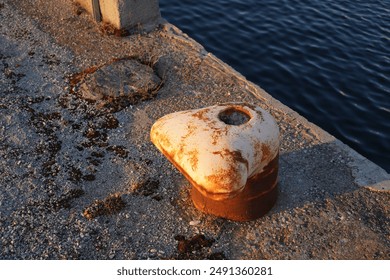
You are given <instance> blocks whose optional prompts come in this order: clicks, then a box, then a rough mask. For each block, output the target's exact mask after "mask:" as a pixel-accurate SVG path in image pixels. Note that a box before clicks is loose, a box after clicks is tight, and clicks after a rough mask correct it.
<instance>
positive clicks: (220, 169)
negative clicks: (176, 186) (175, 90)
mask: <svg viewBox="0 0 390 280" xmlns="http://www.w3.org/2000/svg"><path fill="white" fill-rule="evenodd" d="M150 135H151V141H152V142H153V143H154V144H155V146H156V147H157V148H158V149H159V150H160V151H161V152H162V153H163V154H164V155H165V156H166V157H167V158H168V159H169V160H170V161H171V162H172V163H173V164H174V165H175V166H176V167H177V168H178V169H179V170H180V171H181V172H182V173H183V174H184V176H185V177H186V178H187V179H188V180H189V181H190V182H191V184H192V185H193V188H192V190H191V197H192V201H193V203H194V205H195V207H196V208H198V209H199V210H201V211H203V212H205V213H208V214H213V215H216V216H219V217H224V218H227V219H231V220H236V221H247V220H253V219H257V218H259V217H261V216H263V215H264V214H266V213H267V212H268V211H269V210H270V209H271V208H272V206H273V205H274V204H275V202H276V198H277V183H278V159H279V128H278V126H277V124H276V121H275V120H274V118H273V117H272V116H271V115H270V114H269V113H268V112H266V111H265V110H263V109H261V108H260V107H257V106H253V105H250V104H245V103H229V104H222V105H216V106H212V107H207V108H202V109H195V110H188V111H182V112H175V113H172V114H169V115H166V116H164V117H162V118H161V119H159V120H157V122H156V123H155V124H154V125H153V127H152V129H151V133H150Z"/></svg>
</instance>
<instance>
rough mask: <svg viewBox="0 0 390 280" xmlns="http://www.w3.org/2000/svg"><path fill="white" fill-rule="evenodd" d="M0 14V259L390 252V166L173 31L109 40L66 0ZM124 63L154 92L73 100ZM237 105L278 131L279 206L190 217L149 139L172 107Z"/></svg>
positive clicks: (34, 1)
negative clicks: (147, 78) (241, 216)
mask: <svg viewBox="0 0 390 280" xmlns="http://www.w3.org/2000/svg"><path fill="white" fill-rule="evenodd" d="M0 22H1V25H0V80H1V83H0V139H1V140H0V186H1V190H0V228H1V231H0V248H1V250H0V254H1V255H0V256H1V259H147V258H151V259H207V258H208V259H221V258H222V259H223V258H226V259H390V206H389V205H390V203H389V202H390V192H389V188H390V186H389V174H387V173H386V172H385V171H383V170H382V169H381V168H379V167H378V166H376V165H375V164H373V163H371V162H370V161H368V160H367V159H365V158H363V157H361V156H360V155H358V154H357V153H355V152H354V151H353V150H351V149H350V148H348V147H347V146H345V145H344V144H342V143H341V142H340V141H338V140H337V139H335V138H333V137H332V136H330V135H329V134H327V133H326V132H324V131H323V130H321V129H320V128H318V127H317V126H315V125H313V124H311V123H309V122H308V121H307V120H305V119H304V118H302V117H301V116H299V115H298V114H297V113H295V112H293V111H292V110H290V109H289V108H287V107H286V106H284V105H282V104H281V103H279V102H278V101H277V100H275V99H273V98H272V97H271V96H270V95H268V94H267V93H265V92H264V91H263V90H261V89H260V88H259V87H257V86H256V85H253V84H252V83H250V82H248V81H247V80H245V78H244V77H242V76H241V75H240V74H238V73H237V72H235V71H234V70H232V69H231V68H230V67H229V66H227V65H226V64H224V63H222V62H221V61H219V60H218V59H216V58H215V57H214V56H213V55H212V54H210V53H208V52H207V51H206V50H205V49H204V48H203V47H202V46H200V45H199V44H197V43H196V42H194V41H193V40H191V39H190V38H188V37H187V36H186V35H185V34H183V33H181V32H180V30H178V29H177V28H176V27H174V26H172V25H169V24H165V25H161V26H159V27H158V28H156V29H155V30H153V31H152V32H150V33H148V34H143V33H139V34H132V35H131V36H129V37H125V38H117V37H114V36H111V35H107V34H105V33H103V32H102V30H103V31H104V30H105V29H104V28H101V27H102V26H103V25H98V24H96V23H94V22H93V21H92V20H91V17H90V16H89V15H88V14H87V13H85V12H83V11H82V10H80V9H79V8H75V7H74V5H73V4H72V3H71V1H66V0H58V1H49V0H25V1H11V0H0ZM130 57H133V58H134V57H136V58H137V61H140V62H142V63H143V64H145V65H148V66H150V67H152V69H153V70H154V72H155V74H156V75H157V76H158V77H159V78H160V79H161V80H162V81H163V84H162V85H161V87H160V88H159V90H158V92H157V94H156V95H153V96H152V97H150V98H146V99H142V98H141V99H139V100H136V101H135V102H122V103H120V104H119V105H118V104H115V102H112V103H110V102H106V103H103V104H102V103H100V102H98V101H96V102H93V101H88V100H85V99H83V98H81V97H80V96H79V94H78V93H77V90H78V86H79V84H78V83H77V80H76V82H75V80H74V78H75V77H80V75H81V76H82V75H83V74H82V73H84V74H88V73H90V72H91V69H96V67H98V66H101V65H108V64H109V63H110V62H112V61H115V60H117V59H125V58H130ZM92 72H93V71H92ZM72 82H73V83H72ZM233 101H243V102H248V103H253V104H256V105H259V106H261V107H262V108H264V109H266V110H268V111H269V112H270V113H271V114H272V115H273V116H274V117H275V119H276V120H277V122H278V124H279V126H280V130H281V153H280V166H279V167H280V173H279V174H280V184H279V198H278V201H277V204H276V206H275V207H274V208H273V209H272V210H271V212H269V214H267V215H266V216H265V217H263V218H261V219H258V220H255V221H251V222H244V223H239V222H232V221H228V220H225V219H221V218H216V217H213V216H210V215H205V214H202V213H201V212H199V211H197V210H196V209H195V207H194V206H193V205H192V203H191V200H190V197H189V191H190V188H191V186H190V184H189V183H188V181H187V180H186V179H185V178H184V177H183V176H182V175H181V174H180V173H179V172H178V171H177V170H176V169H175V168H174V167H173V166H172V165H171V164H170V163H169V162H168V160H167V159H166V158H165V157H164V156H163V155H162V154H161V153H160V152H159V151H158V150H157V149H156V148H155V147H154V146H153V144H152V143H151V142H150V139H149V131H150V128H151V126H152V124H153V123H154V122H155V121H156V120H157V119H158V118H160V117H162V116H164V115H166V114H168V113H171V112H175V111H180V110H185V109H192V108H200V107H205V106H209V105H214V104H217V103H222V102H233Z"/></svg>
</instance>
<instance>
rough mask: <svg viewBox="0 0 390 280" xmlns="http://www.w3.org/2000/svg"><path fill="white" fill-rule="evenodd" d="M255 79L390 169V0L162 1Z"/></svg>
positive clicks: (173, 16) (178, 21) (174, 19)
mask: <svg viewBox="0 0 390 280" xmlns="http://www.w3.org/2000/svg"><path fill="white" fill-rule="evenodd" d="M160 7H161V13H162V16H163V17H164V18H166V19H167V20H168V21H169V22H171V23H173V24H175V25H176V26H178V27H179V28H180V29H182V30H183V31H184V32H185V33H187V34H188V35H189V36H191V37H192V38H194V39H195V40H197V41H198V42H200V43H201V44H202V45H203V46H204V47H205V48H206V49H207V50H208V51H209V52H212V53H213V54H215V55H216V56H217V57H219V58H220V59H221V60H223V61H225V62H226V63H228V64H229V65H231V66H232V67H233V68H235V69H236V70H237V71H239V72H240V73H242V74H243V75H244V76H246V77H247V78H248V79H249V80H250V81H252V82H254V83H256V84H258V85H259V86H260V87H262V88H264V89H265V90H266V91H267V92H268V93H269V94H271V95H272V96H273V97H275V98H276V99H278V100H280V101H281V102H283V103H284V104H286V105H288V106H289V107H291V108H292V109H294V110H296V111H297V112H299V113H300V114H302V115H303V116H304V117H306V118H307V119H308V120H309V121H311V122H314V123H316V124H317V125H319V126H320V127H322V128H323V129H325V130H326V131H328V132H330V133H331V134H333V135H334V136H335V137H337V138H338V139H340V140H341V141H343V142H344V143H346V144H348V145H349V146H350V147H352V148H354V149H355V150H357V151H358V152H359V153H361V154H362V155H364V156H366V157H367V158H369V159H371V160H372V161H374V162H375V163H377V164H378V165H380V166H382V167H383V168H384V169H385V170H387V171H388V172H389V171H390V0H370V1H367V0H363V1H362V0H344V1H336V0H245V1H243V0H214V1H210V0H196V1H195V0H181V1H174V0H160Z"/></svg>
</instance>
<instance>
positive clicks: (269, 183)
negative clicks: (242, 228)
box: [191, 156, 278, 222]
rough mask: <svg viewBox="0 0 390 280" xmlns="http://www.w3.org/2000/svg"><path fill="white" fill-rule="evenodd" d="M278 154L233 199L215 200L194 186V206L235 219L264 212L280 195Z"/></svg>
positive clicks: (244, 219) (238, 219)
mask: <svg viewBox="0 0 390 280" xmlns="http://www.w3.org/2000/svg"><path fill="white" fill-rule="evenodd" d="M277 185H278V156H276V157H275V158H274V159H273V160H272V161H271V162H270V163H269V164H268V165H267V166H266V167H265V168H264V170H263V172H261V173H260V174H257V175H255V176H253V177H252V178H249V179H248V181H247V184H246V185H245V187H244V189H243V191H242V192H240V193H239V194H238V195H236V196H234V197H233V198H230V199H224V200H214V199H211V198H209V197H207V196H205V195H203V194H202V193H201V192H199V191H198V189H197V188H196V187H193V188H192V190H191V198H192V201H193V203H194V205H195V207H196V208H197V209H198V210H200V211H202V212H204V213H206V214H211V215H215V216H218V217H222V218H226V219H229V220H234V221H241V222H243V221H250V220H255V219H258V218H260V217H262V216H264V215H265V214H266V213H267V212H268V211H269V210H271V208H272V207H273V206H274V204H275V203H276V199H277V196H278V188H277Z"/></svg>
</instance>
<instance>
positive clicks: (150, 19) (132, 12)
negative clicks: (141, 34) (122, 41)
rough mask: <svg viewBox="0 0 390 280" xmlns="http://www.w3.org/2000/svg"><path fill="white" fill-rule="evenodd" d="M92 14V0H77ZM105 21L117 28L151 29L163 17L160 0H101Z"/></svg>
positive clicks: (101, 9)
mask: <svg viewBox="0 0 390 280" xmlns="http://www.w3.org/2000/svg"><path fill="white" fill-rule="evenodd" d="M76 2H78V3H79V4H80V5H81V6H82V7H84V8H85V9H86V10H87V11H88V12H89V13H91V14H92V12H93V9H92V0H76ZM99 4H100V12H101V16H102V20H103V21H104V22H107V23H110V24H112V25H113V26H114V27H115V28H117V29H122V28H124V29H131V28H134V27H137V28H142V29H146V30H148V29H151V28H153V27H154V26H155V25H156V24H158V22H159V20H160V19H161V14H160V8H159V2H158V0H99Z"/></svg>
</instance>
